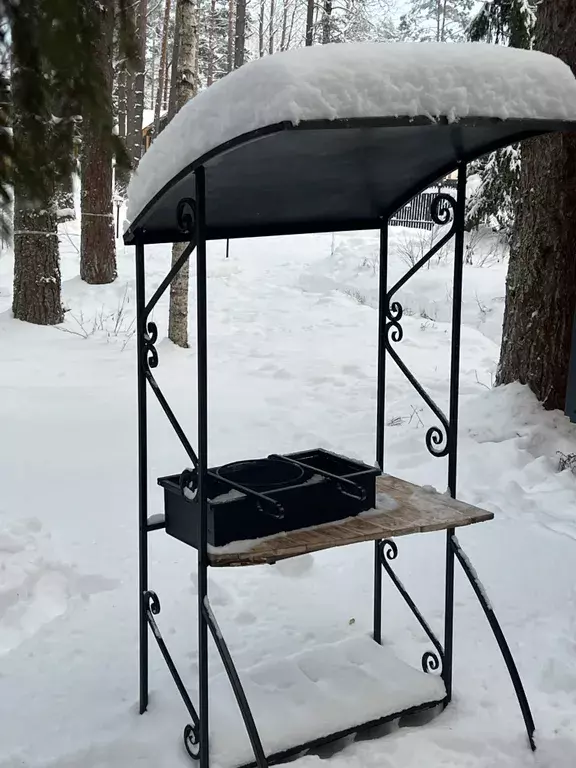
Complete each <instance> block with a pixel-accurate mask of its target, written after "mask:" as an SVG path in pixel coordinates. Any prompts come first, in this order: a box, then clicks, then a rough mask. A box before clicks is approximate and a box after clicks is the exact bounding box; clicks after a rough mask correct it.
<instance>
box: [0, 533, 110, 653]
mask: <svg viewBox="0 0 576 768" xmlns="http://www.w3.org/2000/svg"><path fill="white" fill-rule="evenodd" d="M47 539H49V536H47V535H46V533H44V532H43V531H42V524H41V523H40V521H38V520H37V519H33V520H29V521H20V522H18V523H15V524H13V525H12V526H10V527H9V528H8V529H6V530H4V532H3V533H2V534H1V535H0V655H2V654H5V653H8V652H9V651H12V650H14V649H15V648H17V647H18V646H19V645H20V644H21V643H22V642H24V641H25V640H26V639H28V638H29V637H31V636H32V635H34V634H36V633H37V632H38V631H39V630H40V629H41V628H42V627H43V626H45V625H46V624H48V623H50V622H51V621H54V620H55V619H57V618H58V617H60V616H63V615H64V614H65V613H66V612H67V611H68V610H69V609H70V603H71V601H72V600H73V599H74V598H79V597H80V598H84V599H86V598H87V597H88V596H89V595H91V594H95V593H97V592H103V591H105V590H108V589H113V588H114V587H115V586H116V583H117V582H115V581H114V580H112V579H105V578H103V577H100V576H84V575H82V574H80V573H78V572H77V570H76V569H75V568H73V567H72V566H69V565H66V564H64V563H59V562H55V561H51V560H48V559H46V557H45V556H43V555H42V554H40V547H42V549H43V550H44V549H45V546H46V543H45V542H46V540H47Z"/></svg>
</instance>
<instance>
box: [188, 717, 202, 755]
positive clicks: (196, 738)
mask: <svg viewBox="0 0 576 768" xmlns="http://www.w3.org/2000/svg"><path fill="white" fill-rule="evenodd" d="M199 730H200V729H199V728H197V727H196V726H194V725H192V724H190V723H189V724H188V725H187V726H186V727H185V728H184V749H185V750H186V752H188V754H189V755H190V757H191V758H192V759H193V760H199V759H200V734H199Z"/></svg>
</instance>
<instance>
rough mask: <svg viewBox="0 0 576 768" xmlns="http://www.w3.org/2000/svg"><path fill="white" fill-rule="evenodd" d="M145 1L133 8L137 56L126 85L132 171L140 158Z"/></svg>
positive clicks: (140, 1)
mask: <svg viewBox="0 0 576 768" xmlns="http://www.w3.org/2000/svg"><path fill="white" fill-rule="evenodd" d="M147 9H148V1H147V0H138V4H137V5H136V6H135V10H136V14H135V17H136V18H135V29H136V50H137V56H136V61H135V64H134V72H133V73H132V76H131V77H130V78H129V83H128V84H127V115H128V117H127V138H126V147H127V149H128V154H129V156H130V161H131V163H132V169H133V170H135V169H136V168H137V167H138V163H139V162H140V158H141V157H142V119H143V114H144V83H145V81H144V76H145V69H146V14H147Z"/></svg>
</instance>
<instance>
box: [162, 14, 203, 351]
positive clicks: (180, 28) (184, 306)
mask: <svg viewBox="0 0 576 768" xmlns="http://www.w3.org/2000/svg"><path fill="white" fill-rule="evenodd" d="M176 34H177V35H178V40H179V42H178V61H177V74H176V77H175V81H174V85H173V89H174V91H175V104H176V110H179V109H181V108H182V107H183V106H184V104H185V103H186V102H187V101H188V99H190V98H192V97H193V96H195V95H196V92H197V83H198V81H197V77H196V72H197V70H198V9H197V6H196V3H195V1H194V0H177V5H176ZM185 247H186V244H185V243H184V244H182V243H174V245H173V247H172V264H174V263H175V262H176V261H177V260H178V259H179V258H180V256H181V254H182V251H183V250H184V248H185ZM188 278H189V268H188V262H186V264H185V265H184V266H183V267H182V269H181V270H180V272H179V273H178V276H177V277H176V278H175V279H174V280H173V281H172V284H171V285H170V307H169V316H168V338H169V339H170V340H171V341H173V342H174V344H177V345H178V346H179V347H187V346H188Z"/></svg>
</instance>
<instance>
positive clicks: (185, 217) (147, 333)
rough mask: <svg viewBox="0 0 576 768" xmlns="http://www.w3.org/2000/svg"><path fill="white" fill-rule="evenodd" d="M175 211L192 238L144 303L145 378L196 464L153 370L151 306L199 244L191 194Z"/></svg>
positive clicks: (155, 330)
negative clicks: (196, 240)
mask: <svg viewBox="0 0 576 768" xmlns="http://www.w3.org/2000/svg"><path fill="white" fill-rule="evenodd" d="M176 215H177V220H178V228H179V229H180V231H181V232H183V233H185V234H190V237H191V242H190V243H188V245H187V246H186V248H185V249H184V250H183V252H182V254H181V255H180V256H179V257H178V259H177V260H176V261H175V262H174V264H173V265H172V267H171V268H170V270H169V272H168V273H167V274H166V276H165V278H164V279H163V280H162V282H161V283H160V285H159V286H158V288H157V289H156V291H155V292H154V294H153V296H152V298H151V299H150V301H149V302H148V303H147V304H146V306H145V307H144V310H143V316H142V319H141V328H142V330H141V334H142V343H143V346H144V350H145V360H144V375H145V376H146V380H147V381H148V383H149V384H150V387H151V389H152V391H153V392H154V394H155V395H156V398H157V400H158V402H159V403H160V406H161V408H162V410H163V411H164V413H165V414H166V417H167V418H168V421H169V422H170V424H171V425H172V428H173V429H174V431H175V432H176V435H177V436H178V439H179V440H180V443H181V444H182V447H183V448H184V450H185V451H186V453H187V455H188V457H189V459H190V461H191V462H192V463H193V464H194V466H195V467H196V466H197V465H198V457H197V456H196V452H195V451H194V449H193V447H192V445H191V443H190V441H189V440H188V438H187V437H186V433H185V432H184V430H183V429H182V427H181V426H180V423H179V422H178V419H177V418H176V416H175V414H174V411H173V410H172V408H171V407H170V405H169V403H168V401H167V399H166V397H165V396H164V394H163V392H162V390H161V389H160V386H159V384H158V382H157V381H156V378H155V377H154V374H153V373H152V370H153V369H154V368H157V367H158V364H159V356H158V350H157V349H156V342H157V341H158V327H157V326H156V323H154V322H153V321H151V320H148V318H149V317H150V313H151V312H152V310H153V309H154V307H155V306H156V304H157V303H158V301H159V300H160V298H161V297H162V296H163V294H164V293H165V292H166V290H167V289H168V287H169V285H170V284H171V283H172V281H173V280H174V278H175V277H176V275H177V274H178V273H179V272H180V270H181V269H182V267H183V266H184V264H185V263H186V262H187V261H188V259H189V257H190V254H191V253H192V251H193V250H194V248H195V247H196V242H195V238H194V235H193V232H194V220H195V203H194V200H192V199H191V198H184V199H183V200H180V202H179V203H178V208H177V212H176Z"/></svg>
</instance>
